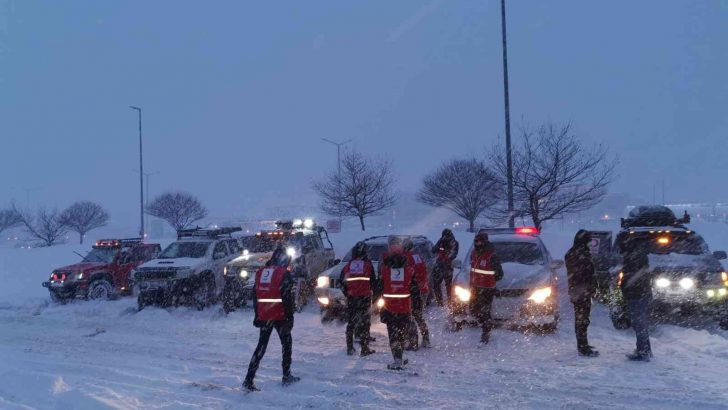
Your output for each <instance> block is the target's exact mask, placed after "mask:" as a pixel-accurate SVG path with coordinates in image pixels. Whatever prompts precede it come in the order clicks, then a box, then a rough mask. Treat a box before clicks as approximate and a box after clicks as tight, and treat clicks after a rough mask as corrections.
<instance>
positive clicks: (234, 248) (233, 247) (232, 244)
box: [227, 239, 240, 255]
mask: <svg viewBox="0 0 728 410" xmlns="http://www.w3.org/2000/svg"><path fill="white" fill-rule="evenodd" d="M227 244H228V248H229V249H230V253H231V254H233V255H237V254H239V253H240V247H239V246H238V241H237V240H235V239H231V240H229V241H227Z"/></svg>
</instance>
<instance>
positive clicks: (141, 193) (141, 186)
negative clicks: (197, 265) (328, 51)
mask: <svg viewBox="0 0 728 410" xmlns="http://www.w3.org/2000/svg"><path fill="white" fill-rule="evenodd" d="M129 108H131V109H132V110H136V111H137V112H138V113H139V218H140V220H139V237H141V238H142V240H143V239H144V162H143V161H142V158H143V157H142V109H141V108H139V107H135V106H133V105H130V106H129Z"/></svg>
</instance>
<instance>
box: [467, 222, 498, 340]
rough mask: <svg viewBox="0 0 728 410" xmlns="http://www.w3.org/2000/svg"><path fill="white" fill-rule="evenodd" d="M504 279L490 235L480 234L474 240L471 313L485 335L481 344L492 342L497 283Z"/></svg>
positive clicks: (471, 266)
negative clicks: (492, 317) (493, 309)
mask: <svg viewBox="0 0 728 410" xmlns="http://www.w3.org/2000/svg"><path fill="white" fill-rule="evenodd" d="M501 279H503V267H502V266H501V263H500V260H499V259H498V255H496V253H495V248H494V247H493V244H492V243H490V241H489V240H488V234H486V233H485V232H480V233H478V234H477V235H475V239H474V240H473V253H472V255H471V257H470V289H471V291H472V299H471V302H470V313H471V314H473V315H474V316H475V317H476V318H477V319H478V322H479V323H480V326H481V327H482V329H483V333H482V335H481V336H480V343H481V344H483V345H485V344H488V342H489V341H490V331H491V329H492V327H493V325H492V323H491V316H490V310H491V306H492V304H493V298H494V297H495V292H496V288H495V285H496V282H498V281H499V280H501Z"/></svg>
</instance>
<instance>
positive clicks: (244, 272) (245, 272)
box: [238, 269, 249, 279]
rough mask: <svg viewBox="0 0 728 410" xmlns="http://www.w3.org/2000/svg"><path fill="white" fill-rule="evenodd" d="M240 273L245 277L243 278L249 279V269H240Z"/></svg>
mask: <svg viewBox="0 0 728 410" xmlns="http://www.w3.org/2000/svg"><path fill="white" fill-rule="evenodd" d="M238 275H239V276H240V277H241V278H243V279H247V278H248V275H249V273H248V271H247V270H245V269H241V270H240V272H238Z"/></svg>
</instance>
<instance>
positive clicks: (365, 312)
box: [346, 297, 372, 350]
mask: <svg viewBox="0 0 728 410" xmlns="http://www.w3.org/2000/svg"><path fill="white" fill-rule="evenodd" d="M371 305H372V298H370V297H350V298H347V299H346V320H347V323H346V347H347V348H353V347H354V333H356V335H357V336H359V340H360V341H361V348H362V349H364V350H366V349H368V348H369V330H370V328H371V326H372V322H371V315H370V313H369V308H370V307H371Z"/></svg>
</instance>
